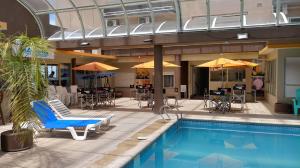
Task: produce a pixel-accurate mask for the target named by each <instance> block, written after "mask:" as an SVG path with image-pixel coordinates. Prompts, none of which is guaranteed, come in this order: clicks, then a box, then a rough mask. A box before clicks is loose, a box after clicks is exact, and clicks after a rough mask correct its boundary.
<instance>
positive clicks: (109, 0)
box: [96, 0, 121, 6]
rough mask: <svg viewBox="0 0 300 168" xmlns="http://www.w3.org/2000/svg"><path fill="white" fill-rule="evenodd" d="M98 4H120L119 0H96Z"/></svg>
mask: <svg viewBox="0 0 300 168" xmlns="http://www.w3.org/2000/svg"><path fill="white" fill-rule="evenodd" d="M96 2H97V3H98V5H99V6H105V5H120V4H121V1H120V0H96Z"/></svg>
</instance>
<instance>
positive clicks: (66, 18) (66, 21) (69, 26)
mask: <svg viewBox="0 0 300 168" xmlns="http://www.w3.org/2000/svg"><path fill="white" fill-rule="evenodd" d="M58 17H59V18H60V20H61V22H62V25H63V28H64V31H65V39H69V38H70V36H71V35H72V38H74V37H75V34H76V38H83V36H82V34H79V32H78V30H81V24H80V21H79V18H78V15H77V12H76V11H67V12H60V13H58ZM76 31H77V33H74V32H76ZM67 32H71V35H70V34H69V33H67ZM80 32H81V31H80Z"/></svg>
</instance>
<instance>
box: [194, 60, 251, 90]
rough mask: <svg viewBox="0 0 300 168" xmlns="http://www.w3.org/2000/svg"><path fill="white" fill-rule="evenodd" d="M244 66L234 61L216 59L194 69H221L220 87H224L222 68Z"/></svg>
mask: <svg viewBox="0 0 300 168" xmlns="http://www.w3.org/2000/svg"><path fill="white" fill-rule="evenodd" d="M244 65H245V64H243V63H240V62H238V61H234V60H231V59H227V58H218V59H215V60H212V61H209V62H206V63H204V64H200V65H197V66H196V67H209V68H221V69H222V87H223V85H224V80H223V74H224V71H223V68H224V67H235V66H244Z"/></svg>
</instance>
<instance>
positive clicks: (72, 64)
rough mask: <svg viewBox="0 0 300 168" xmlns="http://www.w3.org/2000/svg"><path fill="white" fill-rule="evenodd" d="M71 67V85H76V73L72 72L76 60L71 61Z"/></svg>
mask: <svg viewBox="0 0 300 168" xmlns="http://www.w3.org/2000/svg"><path fill="white" fill-rule="evenodd" d="M71 67H72V80H71V81H72V85H76V83H77V81H76V71H75V70H73V68H74V67H76V58H72V59H71Z"/></svg>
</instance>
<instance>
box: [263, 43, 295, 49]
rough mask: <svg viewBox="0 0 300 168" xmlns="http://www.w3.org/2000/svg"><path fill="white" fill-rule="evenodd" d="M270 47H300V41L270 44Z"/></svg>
mask: <svg viewBox="0 0 300 168" xmlns="http://www.w3.org/2000/svg"><path fill="white" fill-rule="evenodd" d="M267 47H268V48H300V43H285V44H268V45H267Z"/></svg>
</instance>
